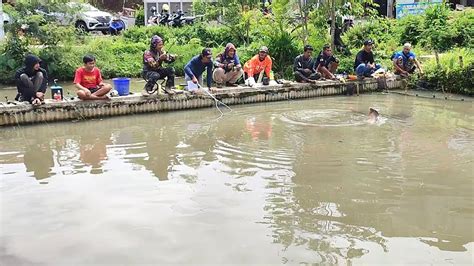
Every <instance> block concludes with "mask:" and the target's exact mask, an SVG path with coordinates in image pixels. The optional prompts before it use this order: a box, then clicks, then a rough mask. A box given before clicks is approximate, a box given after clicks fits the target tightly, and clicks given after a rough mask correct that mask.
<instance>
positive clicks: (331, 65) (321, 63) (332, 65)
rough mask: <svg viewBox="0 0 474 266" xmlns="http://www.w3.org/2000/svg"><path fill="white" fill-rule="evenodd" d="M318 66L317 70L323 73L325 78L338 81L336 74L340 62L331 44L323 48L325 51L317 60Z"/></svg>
mask: <svg viewBox="0 0 474 266" xmlns="http://www.w3.org/2000/svg"><path fill="white" fill-rule="evenodd" d="M316 64H317V66H316V70H317V71H318V72H319V73H321V75H322V76H323V78H325V79H336V76H335V75H334V74H335V73H336V70H337V67H338V66H339V60H338V59H337V58H336V57H334V55H333V54H332V50H331V46H330V45H329V44H326V45H324V46H323V51H322V52H321V53H320V54H319V55H318V57H317V58H316Z"/></svg>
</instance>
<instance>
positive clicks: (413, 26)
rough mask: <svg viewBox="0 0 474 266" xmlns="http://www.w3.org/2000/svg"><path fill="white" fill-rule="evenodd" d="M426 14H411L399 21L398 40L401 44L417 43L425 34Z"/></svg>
mask: <svg viewBox="0 0 474 266" xmlns="http://www.w3.org/2000/svg"><path fill="white" fill-rule="evenodd" d="M423 23H424V16H420V15H409V16H406V17H403V18H402V19H400V20H399V21H398V25H397V28H398V31H399V32H398V34H399V38H398V41H399V43H400V44H402V43H406V42H409V43H411V44H413V45H417V44H418V42H419V41H420V39H422V35H423V31H424V28H423Z"/></svg>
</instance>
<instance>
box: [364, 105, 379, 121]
mask: <svg viewBox="0 0 474 266" xmlns="http://www.w3.org/2000/svg"><path fill="white" fill-rule="evenodd" d="M379 116H380V114H379V112H378V111H377V110H375V109H374V108H372V107H371V108H369V119H367V122H368V123H370V124H375V123H377V121H379Z"/></svg>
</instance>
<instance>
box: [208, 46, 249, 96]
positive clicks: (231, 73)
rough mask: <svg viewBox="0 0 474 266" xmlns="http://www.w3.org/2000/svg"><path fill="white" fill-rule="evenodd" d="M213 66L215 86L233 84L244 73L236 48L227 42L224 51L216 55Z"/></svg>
mask: <svg viewBox="0 0 474 266" xmlns="http://www.w3.org/2000/svg"><path fill="white" fill-rule="evenodd" d="M214 66H215V69H214V72H213V73H212V77H213V79H214V81H215V82H216V83H217V87H222V85H223V84H225V85H227V86H235V83H236V82H237V80H238V79H239V78H240V77H242V76H243V75H244V71H243V70H242V65H241V64H240V60H239V56H238V55H237V49H236V48H235V46H234V45H233V44H232V43H228V44H227V45H226V46H225V50H224V52H223V53H222V54H219V55H217V57H216V61H215V63H214Z"/></svg>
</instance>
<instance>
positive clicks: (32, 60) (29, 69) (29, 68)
mask: <svg viewBox="0 0 474 266" xmlns="http://www.w3.org/2000/svg"><path fill="white" fill-rule="evenodd" d="M40 61H41V60H40V59H39V58H38V57H36V56H34V55H27V56H26V58H25V65H24V66H23V67H21V68H19V69H17V71H16V72H15V82H16V86H17V89H18V91H19V92H21V91H22V90H23V88H21V81H20V76H21V75H22V74H26V75H28V77H30V78H31V77H34V76H35V75H36V73H37V72H42V73H43V83H42V84H41V87H40V89H39V90H38V91H39V92H43V93H45V92H46V88H47V86H48V73H47V71H46V70H44V69H43V68H39V69H38V70H34V66H35V65H36V64H37V63H39V62H40Z"/></svg>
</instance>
